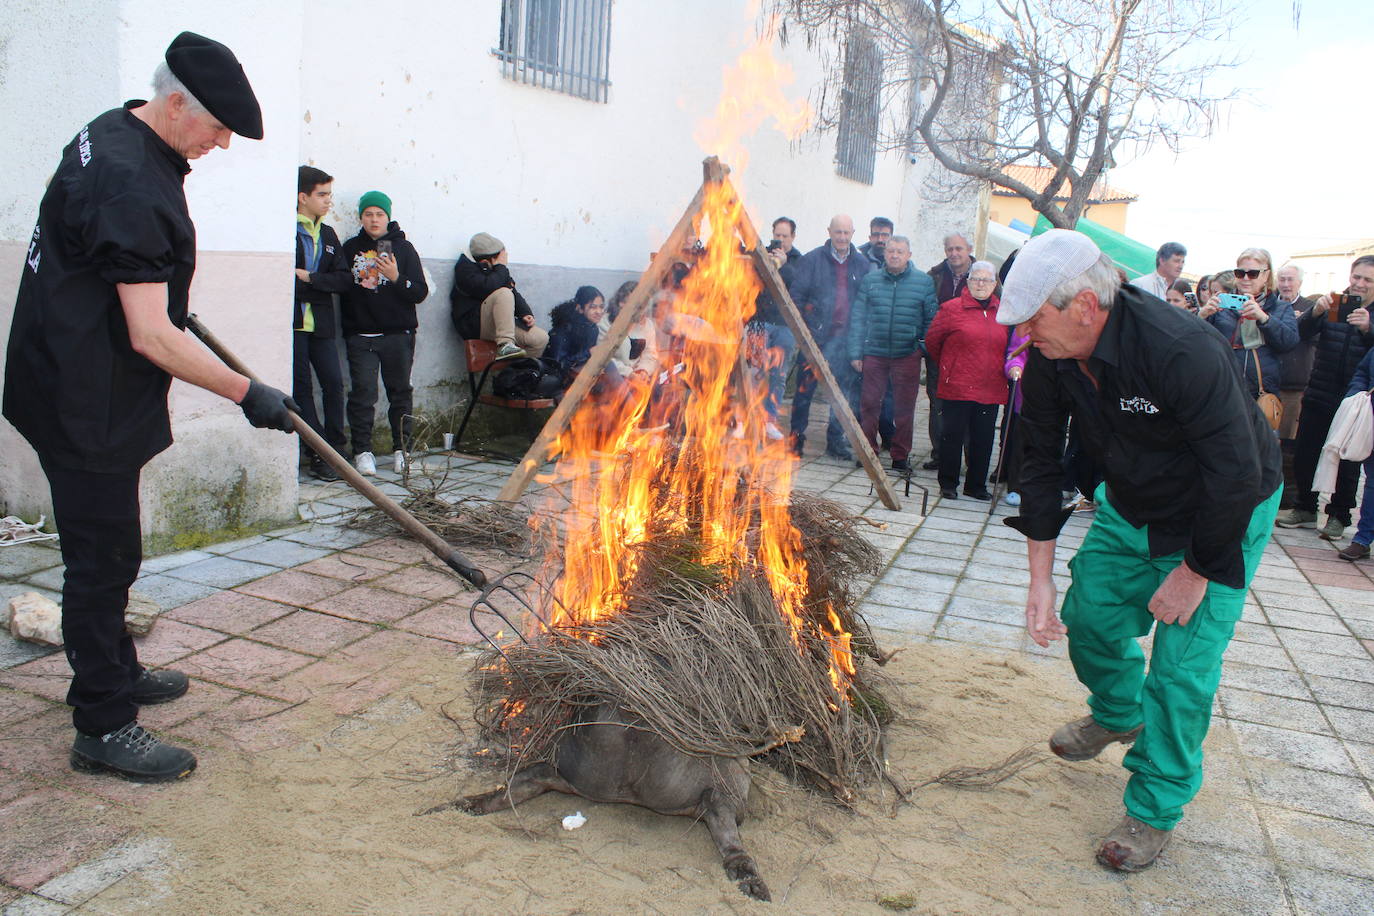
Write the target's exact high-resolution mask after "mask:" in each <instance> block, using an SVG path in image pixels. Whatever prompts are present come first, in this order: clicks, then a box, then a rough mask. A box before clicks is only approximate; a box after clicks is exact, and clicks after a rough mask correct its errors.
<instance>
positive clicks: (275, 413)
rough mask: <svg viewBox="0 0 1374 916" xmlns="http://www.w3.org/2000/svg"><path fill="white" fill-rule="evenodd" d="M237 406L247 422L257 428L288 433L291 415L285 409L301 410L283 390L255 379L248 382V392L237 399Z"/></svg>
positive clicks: (297, 411) (290, 428)
mask: <svg viewBox="0 0 1374 916" xmlns="http://www.w3.org/2000/svg"><path fill="white" fill-rule="evenodd" d="M239 406H240V407H242V408H243V415H244V416H245V417H247V418H248V422H249V423H251V424H253V425H254V426H256V427H257V428H258V429H264V428H266V429H280V430H281V431H283V432H288V433H289V432H291V430H292V426H291V415H290V414H288V413H287V411H288V410H290V411H295V412H296V413H300V410H301V409H300V408H299V407H297V406H296V402H295V401H293V400H291V398H290V396H289V395H287V394H286V393H285V392H284V391H278V390H277V389H275V388H273V387H272V386H271V385H264V384H263V383H262V382H259V381H257V380H256V379H254V380H252V381H250V382H249V383H248V393H247V394H245V395H244V396H243V400H242V401H239Z"/></svg>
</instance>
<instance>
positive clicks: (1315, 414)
mask: <svg viewBox="0 0 1374 916" xmlns="http://www.w3.org/2000/svg"><path fill="white" fill-rule="evenodd" d="M1334 419H1336V412H1335V411H1334V410H1323V409H1322V408H1320V407H1315V408H1314V407H1311V406H1309V405H1308V404H1305V403H1304V404H1303V405H1302V414H1301V415H1300V416H1299V417H1298V434H1297V436H1296V437H1294V439H1293V476H1294V477H1296V478H1297V481H1298V498H1297V500H1296V501H1295V502H1294V504H1293V505H1294V508H1297V509H1302V510H1304V511H1307V512H1316V511H1317V494H1316V493H1313V492H1312V478H1313V476H1315V475H1316V473H1317V461H1318V459H1320V458H1321V453H1322V446H1323V445H1325V444H1326V434H1327V433H1328V432H1330V431H1331V421H1332V420H1334ZM1359 483H1360V463H1359V462H1358V461H1342V462H1341V463H1340V466H1339V467H1338V468H1337V469H1336V491H1335V492H1334V493H1332V494H1331V502H1329V503H1328V504H1327V506H1326V514H1327V516H1328V517H1330V518H1334V519H1337V520H1338V521H1340V522H1341V523H1342V524H1344V525H1349V524H1350V510H1351V509H1353V508H1355V489H1356V488H1357V487H1358V486H1359Z"/></svg>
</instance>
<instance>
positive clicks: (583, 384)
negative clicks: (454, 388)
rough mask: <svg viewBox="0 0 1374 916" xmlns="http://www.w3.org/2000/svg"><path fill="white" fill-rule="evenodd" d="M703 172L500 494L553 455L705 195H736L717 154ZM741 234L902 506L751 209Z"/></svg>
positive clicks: (867, 464) (894, 504) (843, 422)
mask: <svg viewBox="0 0 1374 916" xmlns="http://www.w3.org/2000/svg"><path fill="white" fill-rule="evenodd" d="M702 172H703V180H702V186H701V187H700V188H699V189H697V193H696V195H695V196H694V197H693V198H692V202H691V203H689V204H688V205H687V209H686V211H685V212H684V213H683V214H682V218H681V219H679V220H678V221H677V225H676V226H674V227H673V231H672V232H671V233H669V234H668V238H667V239H666V240H665V241H664V243H663V244H662V245H661V246H659V249H658V251H657V252H656V253H655V254H654V257H653V260H652V261H651V262H650V263H649V269H648V270H646V271H644V273H643V274H642V275H641V276H640V278H639V282H638V283H637V284H635V288H634V292H632V293H630V295H629V297H627V298H626V300H625V305H624V307H623V308H622V309H621V310H620V314H619V315H618V316H617V317H616V319H615V322H614V323H613V324H612V325H611V329H610V331H609V332H608V333H607V334H606V337H605V338H604V339H603V340H602V341H601V342H600V343H599V344H597V345H596V347H595V348H593V350H592V352H591V356H590V357H589V358H588V360H587V363H586V365H585V366H583V367H582V370H581V371H580V372H579V373H578V374H577V378H576V379H574V380H573V383H572V385H570V386H569V387H568V391H567V393H566V394H565V395H564V396H563V400H562V401H561V402H560V403H559V405H558V406H557V407H556V408H555V409H554V411H553V414H552V415H551V416H550V417H549V419H548V422H546V423H545V424H544V428H543V429H542V430H541V431H540V433H539V435H538V436H537V437H536V438H535V440H534V442H533V443H532V444H531V445H530V447H529V450H528V451H526V452H525V457H524V458H523V459H521V461H520V463H519V464H518V465H516V467H515V470H514V471H512V472H511V475H510V479H509V480H507V481H506V485H505V486H504V487H502V488H501V494H500V496H499V497H498V498H499V499H502V500H508V501H514V500H517V499H519V498H520V496H521V495H522V494H523V493H524V492H525V489H526V487H528V486H529V483H530V480H531V479H533V477H534V474H535V472H536V471H538V469H539V467H540V465H542V464H543V463H544V460H545V459H546V458H547V457H548V455H549V453H550V450H551V449H552V447H553V445H554V443H555V442H557V441H558V437H559V436H560V435H562V433H563V430H564V429H566V428H567V425H568V421H569V420H570V419H571V418H572V415H573V412H574V411H576V410H577V408H578V406H579V405H581V403H582V399H583V398H585V397H586V396H587V392H589V391H591V389H592V385H593V384H594V383H595V382H596V379H597V377H598V376H599V375H600V374H601V370H602V369H603V368H605V366H606V363H608V362H609V361H610V359H611V354H612V353H613V352H615V349H616V347H618V346H620V344H621V342H622V341H624V340H625V338H626V337H628V336H629V334H630V329H631V328H633V327H634V326H635V325H636V324H638V323H639V320H640V318H641V317H643V315H644V313H645V312H646V311H647V310H648V308H649V304H650V303H651V302H652V301H653V296H654V293H655V292H656V291H657V290H658V288H659V286H660V285H661V284H662V282H663V278H664V277H666V276H667V275H668V271H669V270H671V269H672V266H673V262H674V260H675V259H676V257H677V255H678V254H679V253H680V252H681V251H682V249H683V247H684V246H685V245H686V242H687V239H688V238H689V237H690V235H691V234H692V233H693V232H694V231H695V229H696V226H697V223H698V221H699V219H700V216H701V207H702V204H703V202H704V201H705V199H706V191H707V188H708V187H716V186H720V185H724V186H725V190H726V192H727V193H729V194H730V195H731V196H732V197H735V196H737V195H736V193H735V189H734V187H733V186H732V185H731V183H730V178H729V169H728V168H726V167H725V166H724V165H722V164H721V162H720V160H719V159H717V158H716V157H715V156H711V157H709V158H707V159H706V160H705V161H704V162H703V163H702ZM739 234H740V241H741V242H743V243H744V248H745V250H746V252H747V253H748V256H749V258H750V260H752V261H753V263H754V269H755V270H756V271H757V272H758V276H759V280H760V281H761V282H762V283H763V289H764V292H766V293H767V294H768V295H769V296H771V297H772V298H773V301H774V302H775V303H777V305H778V309H779V311H780V312H781V313H782V318H783V321H785V322H786V323H787V327H788V328H789V329H790V330H791V331H792V335H793V336H794V337H795V338H796V339H797V347H798V348H799V349H800V351H801V352H802V353H804V354H805V355H806V359H807V362H808V363H809V364H810V366H811V369H812V371H814V372H815V373H816V374H817V375H818V376H819V378H820V383H821V387H822V388H823V389H825V394H826V397H827V398H828V399H829V401H830V409H831V410H833V411H834V412H835V414H836V416H838V417H839V419H840V426H841V427H842V428H843V429H844V434H845V436H846V437H848V439H849V444H850V445H851V446H853V448H854V454H855V455H856V456H857V457H858V459H859V461H860V463H862V464H863V466H864V469H865V470H866V471H867V472H868V476H869V479H871V480H872V481H873V486H874V488H875V489H876V490H877V491H878V498H879V499H881V500H882V503H883V505H884V506H886V507H887V508H889V509H893V510H896V509H900V508H901V507H902V504H901V503H900V502H899V501H898V500H897V493H896V491H895V490H893V489H892V485H891V484H890V483H889V482H888V479H887V474H885V473H884V472H883V469H882V466H881V465H879V464H878V456H877V455H875V454H874V453H873V449H872V447H870V446H869V444H868V440H867V439H866V438H865V437H864V435H863V431H862V430H861V429H860V428H859V421H858V419H857V418H855V416H854V412H853V411H852V410H850V408H849V398H848V397H847V396H846V395H845V394H844V393H843V392H841V391H840V386H839V383H838V382H836V381H835V376H834V374H833V373H831V371H830V366H829V364H828V363H827V362H826V360H825V356H824V355H823V354H822V353H821V348H820V346H819V345H817V343H816V339H815V338H814V337H812V336H811V329H810V328H808V327H807V326H806V322H805V321H804V320H803V319H802V316H801V312H800V311H799V310H798V309H797V304H796V303H795V302H793V301H792V297H791V295H789V294H788V292H787V286H786V284H784V283H783V282H782V277H781V276H779V275H778V269H777V267H776V266H775V265H774V264H773V259H772V258H771V257H770V256H769V254H768V252H767V251H766V250H764V248H763V247H762V240H761V239H760V238H759V234H758V231H757V230H756V229H755V228H754V223H753V221H752V220H750V219H749V214H748V213H743V215H742V217H741V219H740V223H739Z"/></svg>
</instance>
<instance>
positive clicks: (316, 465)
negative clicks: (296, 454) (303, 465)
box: [310, 456, 339, 483]
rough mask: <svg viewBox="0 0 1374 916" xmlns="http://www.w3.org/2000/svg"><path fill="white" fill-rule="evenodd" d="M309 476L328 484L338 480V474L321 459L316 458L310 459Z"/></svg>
mask: <svg viewBox="0 0 1374 916" xmlns="http://www.w3.org/2000/svg"><path fill="white" fill-rule="evenodd" d="M310 476H311V477H313V478H315V479H316V480H323V481H325V482H326V483H329V482H333V481H335V480H338V479H339V472H338V471H336V470H334V469H333V468H331V467H330V466H329V464H328V462H326V461H325V460H324V459H323V458H320V457H319V456H316V457H314V458H311V459H310Z"/></svg>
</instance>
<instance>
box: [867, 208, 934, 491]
mask: <svg viewBox="0 0 1374 916" xmlns="http://www.w3.org/2000/svg"><path fill="white" fill-rule="evenodd" d="M883 259H884V269H883V270H874V271H870V272H869V273H867V274H865V275H864V277H863V279H862V280H861V281H860V283H859V293H858V295H857V296H856V297H855V298H854V306H853V308H852V309H851V311H850V315H849V332H848V352H849V359H850V365H851V366H852V367H853V369H854V371H856V372H860V373H862V374H863V387H862V392H861V394H860V397H859V422H860V425H862V426H863V431H864V435H865V436H867V437H868V442H869V444H870V445H872V446H873V449H874V451H877V450H878V414H879V411H880V409H881V408H882V403H883V394H884V393H885V392H886V391H887V386H888V383H889V382H891V384H892V394H893V399H894V401H895V402H896V404H895V406H896V420H897V429H896V432H895V433H894V435H893V437H892V452H891V453H892V468H893V470H896V471H907V470H910V469H911V465H910V463H909V461H908V459H907V456H908V455H909V454H910V453H911V427H912V422H913V420H914V418H915V415H916V397H917V395H918V394H919V393H920V388H921V359H922V357H923V356H924V354H923V353H922V351H921V345H920V341H921V339H922V338H924V337H925V336H926V329H927V328H929V327H930V323H931V321H933V320H934V319H935V313H936V312H937V311H938V310H939V307H940V306H939V303H938V302H936V301H935V284H934V282H933V281H932V280H931V279H930V277H929V276H928V275H926V274H925V273H923V272H922V271H919V270H916V269H914V268H913V267H912V266H911V242H910V240H908V239H907V238H906V237H905V236H900V235H894V236H893V237H892V238H890V239H888V242H887V248H886V250H885V252H884V254H883Z"/></svg>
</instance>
